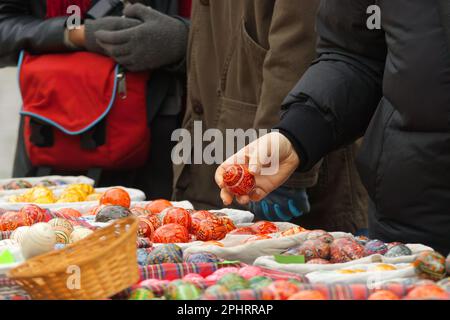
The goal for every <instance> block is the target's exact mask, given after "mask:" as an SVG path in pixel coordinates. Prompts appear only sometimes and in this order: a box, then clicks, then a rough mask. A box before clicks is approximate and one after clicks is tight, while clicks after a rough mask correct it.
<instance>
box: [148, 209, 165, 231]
mask: <svg viewBox="0 0 450 320" xmlns="http://www.w3.org/2000/svg"><path fill="white" fill-rule="evenodd" d="M146 217H147V219H148V220H150V222H151V223H152V225H153V228H154V229H155V230H156V229H158V228H159V227H161V226H162V221H161V218H160V217H159V216H158V215H157V214H153V213H150V214H149V215H147V216H146Z"/></svg>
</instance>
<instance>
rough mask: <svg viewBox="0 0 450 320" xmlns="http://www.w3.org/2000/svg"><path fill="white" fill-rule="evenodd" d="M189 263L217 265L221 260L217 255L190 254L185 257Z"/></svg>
mask: <svg viewBox="0 0 450 320" xmlns="http://www.w3.org/2000/svg"><path fill="white" fill-rule="evenodd" d="M184 261H185V262H187V263H216V262H219V261H220V259H219V257H217V256H216V255H215V254H213V253H210V252H198V253H189V254H186V256H185V257H184Z"/></svg>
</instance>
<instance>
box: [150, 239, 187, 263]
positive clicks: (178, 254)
mask: <svg viewBox="0 0 450 320" xmlns="http://www.w3.org/2000/svg"><path fill="white" fill-rule="evenodd" d="M181 262H183V250H182V249H181V248H180V247H179V246H177V245H176V244H164V245H161V246H158V247H156V248H155V249H153V251H151V252H150V253H149V254H148V256H147V264H151V265H153V264H161V263H181Z"/></svg>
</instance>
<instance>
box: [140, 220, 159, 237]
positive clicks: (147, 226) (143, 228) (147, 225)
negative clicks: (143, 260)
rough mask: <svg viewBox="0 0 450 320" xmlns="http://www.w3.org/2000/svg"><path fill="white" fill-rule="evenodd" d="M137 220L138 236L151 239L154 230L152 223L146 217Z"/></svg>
mask: <svg viewBox="0 0 450 320" xmlns="http://www.w3.org/2000/svg"><path fill="white" fill-rule="evenodd" d="M137 219H138V236H139V237H142V238H148V239H151V238H152V237H153V233H154V232H155V228H154V226H153V223H152V222H151V221H150V219H148V218H147V217H146V216H140V217H138V218H137Z"/></svg>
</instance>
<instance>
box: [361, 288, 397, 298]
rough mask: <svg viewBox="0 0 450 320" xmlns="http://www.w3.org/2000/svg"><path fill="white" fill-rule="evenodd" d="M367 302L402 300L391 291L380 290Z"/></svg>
mask: <svg viewBox="0 0 450 320" xmlns="http://www.w3.org/2000/svg"><path fill="white" fill-rule="evenodd" d="M367 300H400V298H399V297H398V296H397V295H396V294H395V293H393V292H391V291H388V290H379V291H377V292H374V293H372V294H371V295H370V296H369V298H368V299H367Z"/></svg>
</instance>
